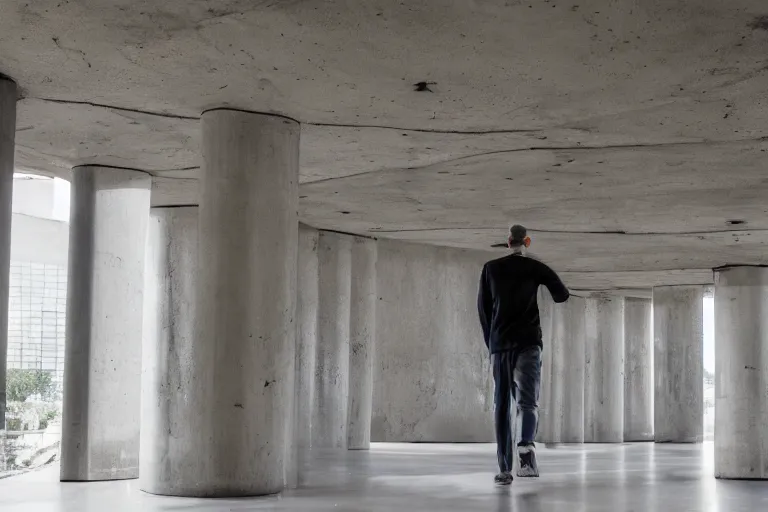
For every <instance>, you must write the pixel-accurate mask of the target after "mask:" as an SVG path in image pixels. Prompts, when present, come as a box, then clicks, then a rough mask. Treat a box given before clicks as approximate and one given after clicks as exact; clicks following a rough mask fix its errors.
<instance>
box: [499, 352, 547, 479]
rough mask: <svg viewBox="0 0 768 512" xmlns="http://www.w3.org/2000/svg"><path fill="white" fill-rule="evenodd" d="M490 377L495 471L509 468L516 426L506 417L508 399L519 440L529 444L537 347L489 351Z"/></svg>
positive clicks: (538, 369)
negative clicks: (515, 417) (493, 388)
mask: <svg viewBox="0 0 768 512" xmlns="http://www.w3.org/2000/svg"><path fill="white" fill-rule="evenodd" d="M492 360H493V380H494V382H495V383H496V392H495V395H494V397H495V403H496V417H495V419H496V451H497V454H498V457H499V470H500V471H501V472H505V471H512V465H513V461H514V459H513V456H514V449H515V446H514V444H515V443H514V438H515V436H516V433H517V432H516V430H517V428H516V425H514V424H512V420H511V417H510V415H511V414H510V413H511V409H512V399H514V400H515V401H516V402H517V411H518V415H519V416H520V420H519V421H520V423H521V426H520V427H521V428H520V443H519V444H531V443H533V438H534V437H535V436H536V428H537V423H538V400H539V386H540V383H541V348H540V347H529V348H525V349H522V350H521V351H519V352H518V351H514V352H500V353H498V354H493V356H492Z"/></svg>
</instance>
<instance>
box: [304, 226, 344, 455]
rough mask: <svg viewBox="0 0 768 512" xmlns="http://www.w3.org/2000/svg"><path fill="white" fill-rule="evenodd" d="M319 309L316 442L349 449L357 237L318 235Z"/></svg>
mask: <svg viewBox="0 0 768 512" xmlns="http://www.w3.org/2000/svg"><path fill="white" fill-rule="evenodd" d="M317 258H318V275H319V281H318V282H319V284H318V306H317V308H318V313H317V344H316V347H317V349H316V356H315V400H314V403H313V412H312V447H313V448H321V449H346V448H347V413H348V408H349V327H350V324H349V314H350V293H351V279H352V274H351V269H352V237H350V236H346V235H340V234H337V233H329V232H325V231H324V232H321V233H320V235H319V238H318V248H317Z"/></svg>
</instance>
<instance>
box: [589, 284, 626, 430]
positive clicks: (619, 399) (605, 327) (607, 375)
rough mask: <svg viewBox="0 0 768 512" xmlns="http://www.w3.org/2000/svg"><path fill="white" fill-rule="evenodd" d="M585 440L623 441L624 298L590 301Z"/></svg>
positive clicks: (605, 297) (599, 298)
mask: <svg viewBox="0 0 768 512" xmlns="http://www.w3.org/2000/svg"><path fill="white" fill-rule="evenodd" d="M586 318H587V329H586V332H587V336H586V361H585V372H586V376H585V378H584V381H585V386H584V441H585V442H587V443H621V442H622V441H623V440H624V298H623V297H615V296H607V295H606V296H602V297H596V298H592V299H588V300H587V317H586Z"/></svg>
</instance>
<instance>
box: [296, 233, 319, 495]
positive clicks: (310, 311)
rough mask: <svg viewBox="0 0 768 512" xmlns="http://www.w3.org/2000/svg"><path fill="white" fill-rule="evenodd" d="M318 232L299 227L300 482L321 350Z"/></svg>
mask: <svg viewBox="0 0 768 512" xmlns="http://www.w3.org/2000/svg"><path fill="white" fill-rule="evenodd" d="M318 235H319V234H318V232H317V230H316V229H313V228H310V227H309V226H304V225H300V226H299V270H298V274H297V301H296V318H297V325H296V391H295V404H294V418H295V420H294V446H293V448H294V450H295V451H296V453H295V458H296V464H297V468H298V471H297V475H296V476H297V479H299V481H300V479H301V476H302V472H301V470H300V469H301V468H302V467H303V466H304V464H305V463H306V462H307V460H308V455H309V451H310V448H311V444H312V443H311V436H312V408H313V407H314V405H313V404H314V402H315V351H316V350H317V301H318V290H317V285H318V275H317V244H318Z"/></svg>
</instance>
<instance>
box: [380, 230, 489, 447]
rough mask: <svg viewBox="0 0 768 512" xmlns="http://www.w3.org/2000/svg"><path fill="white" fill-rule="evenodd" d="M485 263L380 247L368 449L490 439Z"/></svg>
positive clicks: (459, 255)
mask: <svg viewBox="0 0 768 512" xmlns="http://www.w3.org/2000/svg"><path fill="white" fill-rule="evenodd" d="M484 258H485V255H484V254H482V253H478V252H475V251H465V250H456V249H441V248H437V247H431V246H426V245H416V244H408V243H402V242H397V241H391V240H379V241H378V261H377V265H376V277H377V283H376V286H377V293H378V303H377V304H376V363H375V366H374V391H373V419H372V424H371V438H372V440H373V441H388V442H390V441H408V442H411V441H413V442H418V441H430V442H489V441H491V440H493V439H494V434H493V378H492V375H491V371H490V363H489V357H488V350H487V348H486V347H485V344H484V343H483V335H482V330H481V328H480V322H479V320H478V316H477V290H478V288H477V287H478V283H479V279H480V272H481V270H482V266H483V263H484V262H485V259H484Z"/></svg>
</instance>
